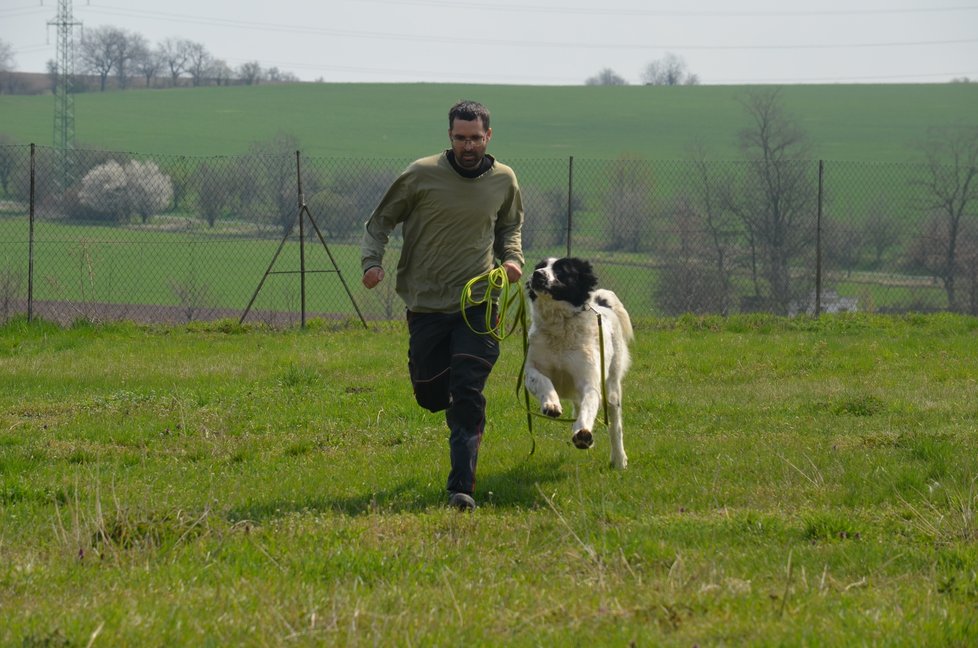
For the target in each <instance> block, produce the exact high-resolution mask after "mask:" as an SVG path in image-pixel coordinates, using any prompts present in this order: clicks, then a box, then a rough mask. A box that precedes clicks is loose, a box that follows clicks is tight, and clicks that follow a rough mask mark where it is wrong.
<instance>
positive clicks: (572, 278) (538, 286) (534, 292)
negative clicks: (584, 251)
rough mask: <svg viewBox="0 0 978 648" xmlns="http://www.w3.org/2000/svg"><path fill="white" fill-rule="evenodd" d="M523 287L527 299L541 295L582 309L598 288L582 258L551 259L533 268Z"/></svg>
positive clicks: (586, 263)
mask: <svg viewBox="0 0 978 648" xmlns="http://www.w3.org/2000/svg"><path fill="white" fill-rule="evenodd" d="M526 285H527V288H528V292H529V295H530V299H536V298H537V296H538V295H541V294H543V295H549V296H550V297H551V298H552V299H554V300H555V301H562V302H567V303H569V304H571V305H573V306H576V307H578V308H581V307H583V306H584V304H586V303H587V300H588V296H589V295H590V294H591V291H592V290H594V289H595V287H597V285H598V278H597V277H596V276H595V275H594V270H593V269H592V268H591V264H590V263H588V262H587V261H585V260H584V259H577V258H574V257H564V258H561V259H557V258H554V257H551V258H549V259H544V260H543V261H541V262H540V263H538V264H537V265H536V267H535V268H534V269H533V274H532V275H530V280H529V281H527V282H526Z"/></svg>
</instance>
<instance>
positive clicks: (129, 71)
mask: <svg viewBox="0 0 978 648" xmlns="http://www.w3.org/2000/svg"><path fill="white" fill-rule="evenodd" d="M146 50H147V45H146V38H145V37H143V36H142V35H140V34H136V33H131V32H130V33H126V32H123V38H122V39H121V40H120V41H119V52H118V61H117V63H116V78H117V79H118V82H119V87H120V88H122V89H125V88H128V87H129V80H130V79H131V78H132V77H133V75H134V74H137V73H141V72H140V71H139V70H138V69H137V68H136V65H137V61H138V60H139V58H140V57H141V56H142V55H143V52H145V51H146Z"/></svg>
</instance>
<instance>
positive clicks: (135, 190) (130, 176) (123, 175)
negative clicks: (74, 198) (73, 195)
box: [78, 160, 173, 223]
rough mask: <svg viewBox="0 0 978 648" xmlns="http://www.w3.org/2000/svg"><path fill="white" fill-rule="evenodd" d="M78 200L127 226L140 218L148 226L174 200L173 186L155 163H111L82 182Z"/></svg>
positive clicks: (94, 170)
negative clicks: (134, 219) (151, 219)
mask: <svg viewBox="0 0 978 648" xmlns="http://www.w3.org/2000/svg"><path fill="white" fill-rule="evenodd" d="M78 199H79V201H80V202H81V204H83V205H85V206H86V207H88V208H89V209H91V210H92V211H94V212H96V213H98V214H102V215H105V216H108V217H110V218H111V219H113V220H115V221H116V222H119V223H126V222H128V221H129V219H130V218H131V217H132V216H133V215H134V214H138V215H139V217H140V218H141V219H142V221H143V222H144V223H145V222H147V221H148V220H149V217H150V216H152V215H153V214H156V213H159V212H161V211H163V210H164V209H166V208H167V207H168V206H169V205H170V202H171V201H172V200H173V183H172V182H171V181H170V178H169V177H168V176H167V175H166V174H165V173H163V172H162V171H160V168H159V167H158V166H157V165H156V163H155V162H151V161H146V162H140V161H138V160H130V161H129V162H128V163H126V164H125V166H123V165H122V164H119V163H118V162H116V161H115V160H110V161H108V162H106V163H104V164H100V165H98V166H97V167H95V168H93V169H92V170H91V171H89V172H88V173H87V174H86V175H85V177H84V178H83V179H82V186H81V190H80V191H79V192H78Z"/></svg>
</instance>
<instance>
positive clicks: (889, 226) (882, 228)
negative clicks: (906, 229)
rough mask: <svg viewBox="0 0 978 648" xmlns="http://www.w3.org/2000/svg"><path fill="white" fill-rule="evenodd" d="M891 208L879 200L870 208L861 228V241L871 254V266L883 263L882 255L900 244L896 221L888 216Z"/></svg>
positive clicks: (883, 200)
mask: <svg viewBox="0 0 978 648" xmlns="http://www.w3.org/2000/svg"><path fill="white" fill-rule="evenodd" d="M891 211H892V208H891V207H890V206H889V205H888V203H887V201H886V199H883V198H880V199H878V200H877V201H876V203H875V204H873V205H872V206H870V211H869V216H868V217H867V219H866V222H865V223H863V227H862V234H861V237H862V240H863V241H865V244H866V247H868V248H869V250H870V251H871V252H872V254H873V266H874V267H877V268H878V267H879V266H880V264H882V263H883V255H884V254H886V252H887V251H888V250H889V249H890V248H892V247H893V246H894V245H896V244H897V243H899V242H900V232H899V230H898V229H897V227H896V225H897V223H896V219H894V218H893V216H891V215H890V212H891Z"/></svg>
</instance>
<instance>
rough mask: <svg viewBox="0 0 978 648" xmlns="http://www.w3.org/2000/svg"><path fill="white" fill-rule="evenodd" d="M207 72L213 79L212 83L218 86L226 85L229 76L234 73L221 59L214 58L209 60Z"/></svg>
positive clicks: (229, 78)
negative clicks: (209, 65) (209, 64)
mask: <svg viewBox="0 0 978 648" xmlns="http://www.w3.org/2000/svg"><path fill="white" fill-rule="evenodd" d="M207 74H208V75H209V76H210V77H211V78H212V79H214V83H216V84H217V85H219V86H221V85H228V84H229V83H230V82H231V77H232V76H233V75H234V73H233V72H232V70H231V67H230V66H229V65H228V64H227V62H226V61H224V60H222V59H214V60H213V61H211V67H210V70H209V71H208V73H207Z"/></svg>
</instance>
